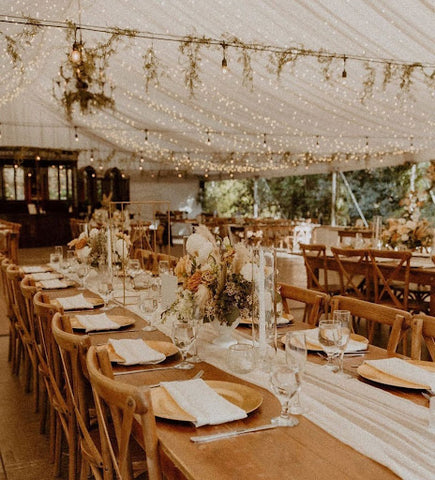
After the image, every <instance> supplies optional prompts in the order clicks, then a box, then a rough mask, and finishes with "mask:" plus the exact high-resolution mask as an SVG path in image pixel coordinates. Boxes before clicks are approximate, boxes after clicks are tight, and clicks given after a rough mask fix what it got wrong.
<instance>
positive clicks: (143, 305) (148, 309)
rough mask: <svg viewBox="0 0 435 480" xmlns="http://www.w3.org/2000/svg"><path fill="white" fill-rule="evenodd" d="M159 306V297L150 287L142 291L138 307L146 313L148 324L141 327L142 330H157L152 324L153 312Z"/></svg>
mask: <svg viewBox="0 0 435 480" xmlns="http://www.w3.org/2000/svg"><path fill="white" fill-rule="evenodd" d="M158 306H159V299H158V296H156V295H155V292H153V290H151V288H149V289H147V290H145V291H144V293H143V294H142V295H141V299H140V305H139V309H140V311H141V312H142V313H144V314H146V315H147V321H148V325H146V326H145V327H143V329H142V330H144V331H145V332H153V331H155V330H157V328H156V326H155V325H154V322H153V321H154V312H155V311H156V310H157V308H158Z"/></svg>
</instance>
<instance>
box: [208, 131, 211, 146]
mask: <svg viewBox="0 0 435 480" xmlns="http://www.w3.org/2000/svg"><path fill="white" fill-rule="evenodd" d="M210 144H211V141H210V132H209V131H208V130H207V145H210Z"/></svg>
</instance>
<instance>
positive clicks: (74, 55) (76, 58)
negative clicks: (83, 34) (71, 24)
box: [70, 27, 83, 64]
mask: <svg viewBox="0 0 435 480" xmlns="http://www.w3.org/2000/svg"><path fill="white" fill-rule="evenodd" d="M82 48H83V45H82V43H81V42H80V41H79V42H78V41H77V27H76V28H75V30H74V43H73V46H72V49H71V53H70V59H71V61H72V62H73V63H77V64H79V63H81V62H82Z"/></svg>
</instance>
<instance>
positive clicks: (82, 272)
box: [76, 262, 89, 290]
mask: <svg viewBox="0 0 435 480" xmlns="http://www.w3.org/2000/svg"><path fill="white" fill-rule="evenodd" d="M88 272H89V267H88V265H87V263H85V262H81V263H79V264H78V265H77V268H76V275H77V277H78V279H79V283H80V285H79V287H77V289H78V290H84V289H85V278H86V275H87V274H88Z"/></svg>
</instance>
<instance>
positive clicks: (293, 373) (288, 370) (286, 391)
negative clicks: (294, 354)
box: [269, 362, 300, 427]
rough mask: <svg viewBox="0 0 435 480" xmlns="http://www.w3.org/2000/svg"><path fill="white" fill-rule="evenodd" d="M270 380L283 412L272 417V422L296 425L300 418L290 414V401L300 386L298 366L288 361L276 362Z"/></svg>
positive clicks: (288, 425)
mask: <svg viewBox="0 0 435 480" xmlns="http://www.w3.org/2000/svg"><path fill="white" fill-rule="evenodd" d="M269 381H270V385H271V387H272V390H273V392H274V393H275V395H276V396H277V397H278V399H279V401H280V402H281V413H280V415H279V417H274V418H272V419H271V423H273V424H274V425H279V426H284V427H294V426H295V425H297V424H298V423H299V420H298V419H297V418H295V417H293V416H292V415H291V414H290V401H291V399H292V398H293V397H294V396H295V395H296V393H297V392H298V390H299V388H300V377H299V371H298V368H297V367H296V366H295V365H289V364H288V363H286V362H277V363H274V364H273V365H272V369H271V372H270V376H269Z"/></svg>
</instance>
